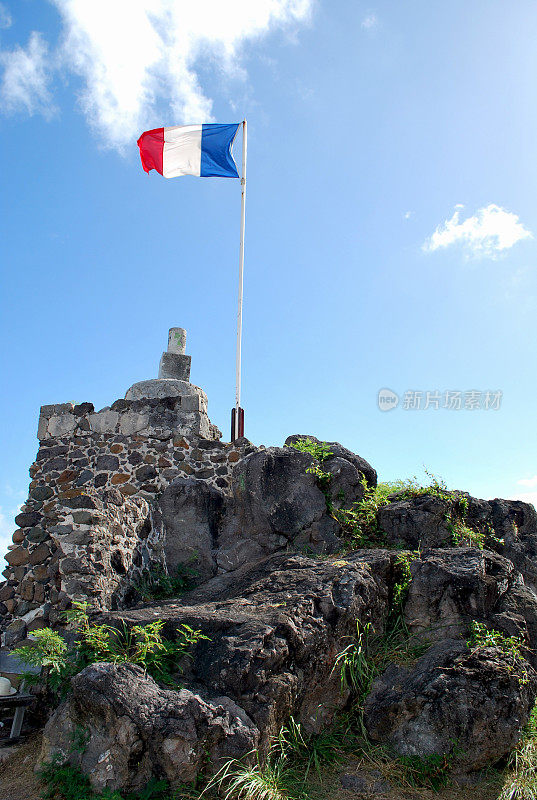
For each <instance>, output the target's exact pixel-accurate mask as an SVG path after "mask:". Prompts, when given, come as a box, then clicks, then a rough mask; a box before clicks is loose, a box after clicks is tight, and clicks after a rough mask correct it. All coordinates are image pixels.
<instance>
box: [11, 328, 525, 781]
mask: <svg viewBox="0 0 537 800" xmlns="http://www.w3.org/2000/svg"><path fill="white" fill-rule="evenodd" d="M183 334H184V332H182V331H181V330H180V329H177V330H176V329H173V330H172V332H170V337H171V339H170V341H171V344H170V345H169V350H168V351H167V353H165V354H164V356H163V360H162V362H161V377H160V378H159V379H157V380H154V381H142V382H140V383H138V384H135V385H134V386H133V387H131V389H130V390H129V392H128V393H127V398H126V399H125V400H120V401H117V402H116V403H114V404H113V406H112V407H111V408H109V409H103V410H102V411H101V412H98V413H94V409H93V406H91V404H81V405H79V406H73V405H72V404H64V405H62V406H54V407H52V406H49V407H44V411H43V414H42V418H41V422H40V432H39V435H40V437H41V439H42V440H41V447H40V450H39V453H38V457H37V459H36V463H35V464H34V465H33V466H32V468H31V476H32V483H31V485H30V496H29V499H28V502H27V503H26V504H25V506H24V507H23V509H22V511H21V513H20V514H19V515H18V517H17V520H16V522H17V524H18V525H19V528H18V530H17V531H16V532H15V534H14V545H13V546H12V547H11V549H10V551H9V553H8V556H7V560H8V568H7V570H6V571H5V572H4V574H5V576H6V582H5V583H4V584H3V585H1V586H0V616H1V618H2V620H3V624H2V628H3V640H2V642H3V645H4V646H6V647H13V646H14V645H16V644H17V643H18V642H20V641H21V640H24V638H25V637H26V636H27V635H28V634H29V633H30V634H31V632H32V630H35V629H36V628H38V627H42V626H43V625H45V624H51V625H53V626H55V627H58V628H60V629H61V627H62V625H63V619H62V611H63V610H65V609H66V608H67V607H68V606H69V604H70V603H72V601H73V600H89V601H90V602H91V603H92V605H93V607H94V609H95V612H96V614H97V613H98V614H99V615H100V617H99V618H100V619H101V620H102V621H105V622H106V623H107V624H108V625H112V626H116V627H118V626H119V627H121V626H123V625H125V626H127V628H131V627H133V626H145V625H148V624H149V623H152V622H154V621H155V620H158V619H160V620H162V621H163V623H164V628H163V634H164V635H165V636H166V637H167V638H168V639H170V640H174V639H176V638H177V637H178V632H179V631H180V630H181V627H182V626H184V625H188V626H190V627H191V628H192V629H194V630H200V631H201V632H202V633H203V635H204V637H206V638H202V639H200V640H199V641H198V642H197V644H196V645H195V647H194V648H193V650H192V653H191V658H188V659H185V660H184V664H183V669H182V671H181V672H178V673H177V675H176V676H175V677H176V678H177V688H176V689H171V688H169V687H164V686H162V685H159V684H158V683H157V682H155V680H153V679H152V678H150V677H148V676H147V675H146V674H145V673H144V672H143V670H141V669H140V668H139V667H136V666H134V665H130V664H110V663H97V664H92V665H90V666H88V667H86V668H85V669H84V670H83V671H81V672H80V673H79V674H78V675H76V676H75V677H74V678H73V679H72V684H71V691H70V693H69V694H68V696H67V698H66V699H65V700H64V701H63V702H62V704H61V705H59V706H58V708H57V709H56V710H55V711H54V713H53V715H52V716H51V717H50V719H49V721H48V723H47V725H46V729H45V736H44V743H43V757H44V758H50V757H51V756H53V755H54V754H62V756H63V758H64V759H66V760H70V761H73V762H76V763H78V764H79V765H80V766H81V768H82V769H83V770H84V771H85V772H87V773H88V775H90V777H91V781H92V783H93V784H94V785H95V787H96V788H98V789H99V790H102V789H103V788H105V787H106V788H110V789H119V790H121V791H131V790H133V791H136V790H138V789H140V788H141V787H142V786H143V785H144V784H145V783H146V782H147V781H148V780H149V779H150V778H151V777H157V778H160V777H165V778H167V779H168V780H169V781H170V783H171V784H172V785H175V784H179V783H181V782H183V781H190V780H193V779H194V778H195V777H196V775H197V774H198V773H199V772H204V773H206V774H210V773H211V772H213V773H214V772H215V771H216V770H217V769H218V768H219V766H220V765H221V764H222V763H223V762H224V761H226V760H227V759H230V758H236V757H243V756H246V754H248V753H249V752H251V751H252V750H254V749H255V750H256V751H257V752H258V753H259V754H260V755H261V757H264V756H265V755H266V754H267V752H268V749H269V747H270V744H271V741H272V740H273V738H274V737H275V736H276V735H277V733H278V731H279V730H280V728H281V727H282V726H283V725H285V724H286V723H288V722H289V719H290V718H291V717H292V718H293V719H294V720H296V721H297V722H299V723H300V725H301V726H302V728H303V730H304V732H305V733H306V734H315V733H318V732H320V731H322V730H323V729H324V728H326V727H327V726H329V725H330V724H331V723H332V721H333V719H334V717H335V715H336V714H338V712H340V711H341V710H342V709H348V708H349V706H350V705H351V704H352V702H353V699H354V698H353V695H352V693H351V692H350V690H349V689H342V686H341V681H340V669H339V666H338V663H339V662H338V656H339V655H340V654H341V653H342V651H343V650H344V649H345V648H347V647H348V646H349V645H352V644H353V643H354V644H358V642H357V639H356V636H357V629H358V631H361V632H362V634H364V635H365V632H367V631H369V632H374V636H372V637H371V639H370V640H369V641H367V642H366V640H365V639H364V638H362V640H361V642H360V645H361V646H362V647H363V648H364V647H365V648H366V652H367V654H368V656H369V657H374V656H375V652H374V650H373V649H372V648H374V647H375V646H377V647H379V648H380V647H381V644H379V642H380V643H381V642H382V637H383V636H385V635H386V632H387V631H388V633H390V635H392V634H393V631H394V620H397V622H398V625H399V628H398V630H400V631H404V632H405V633H404V636H407V637H409V638H411V639H412V640H413V641H415V642H419V643H421V645H422V649H425V652H424V654H423V655H422V656H421V657H420V658H419V659H418V660H417V661H416V662H415V663H406V662H405V664H404V665H401V664H400V663H392V664H386V665H385V666H386V669H385V670H384V668H383V671H381V670H379V674H377V675H376V680H375V682H374V683H373V685H372V687H371V690H370V692H369V695H368V697H367V698H366V700H365V706H364V710H363V721H364V724H365V726H366V728H367V730H368V732H369V735H370V736H371V738H372V739H373V740H375V741H378V742H382V743H384V744H387V745H389V746H390V747H391V748H392V750H393V752H394V754H395V755H410V756H420V757H427V756H430V755H442V756H445V757H446V758H447V759H448V760H449V763H450V764H451V766H452V768H453V769H454V770H456V771H458V772H471V771H476V770H480V769H482V768H483V767H486V766H489V765H492V764H494V763H496V762H497V761H498V760H499V759H501V758H503V757H505V756H506V754H507V753H508V752H509V750H510V749H511V748H512V747H513V746H514V745H515V743H516V742H517V739H518V737H519V736H520V731H521V729H522V727H523V725H524V724H525V722H526V721H527V720H528V717H529V714H530V711H531V709H532V707H533V704H534V702H535V697H536V695H537V675H536V673H535V671H534V670H535V669H537V656H536V648H537V594H536V591H537V514H536V512H535V509H534V508H533V507H532V506H529V505H527V504H524V503H520V502H514V501H513V502H510V501H505V500H491V501H484V500H479V499H476V498H473V497H470V496H469V495H466V494H464V493H463V492H457V493H448V492H444V491H431V492H425V493H423V492H422V493H416V494H415V495H414V496H413V495H412V492H406V493H403V494H401V493H400V494H399V495H397V494H395V495H393V496H391V497H390V498H389V500H390V502H388V503H386V504H384V505H383V506H382V507H381V508H380V509H379V511H378V515H377V520H376V523H377V524H376V529H375V541H378V542H380V543H381V544H382V547H379V548H378V549H359V550H357V549H354V547H353V540H352V530H351V527H352V526H351V525H347V526H346V527H345V528H343V527H342V526H341V524H340V521H338V520H341V519H342V510H345V509H351V510H353V513H354V512H355V511H356V508H357V504H359V503H360V501H361V500H362V499H363V497H364V492H365V491H366V490H367V489H368V487H374V486H376V483H377V474H376V471H375V470H374V469H373V467H371V465H370V464H368V462H367V461H365V460H364V459H363V458H361V457H360V456H358V455H356V454H354V453H352V452H351V451H350V450H348V449H346V448H345V447H343V446H342V445H340V444H339V443H337V442H328V443H326V444H327V447H326V448H325V450H324V452H323V453H322V454H320V453H319V455H320V458H321V460H317V459H316V458H315V455H314V453H315V448H314V447H310V449H309V451H308V447H307V446H306V448H304V446H302V448H301V449H300V448H299V449H296V448H294V447H292V446H291V445H293V444H296V442H297V441H298V440H300V439H304V438H309V439H310V440H311V442H313V443H316V444H317V445H319V444H321V443H320V442H319V440H317V439H315V437H312V436H308V437H305V436H299V435H295V436H291V437H289V438H288V439H287V440H286V443H285V446H284V447H269V448H264V447H255V446H254V445H252V444H251V443H250V442H248V441H247V440H246V439H242V440H237V441H236V442H234V443H233V444H223V443H221V442H219V441H218V438H219V432H218V431H217V430H216V429H215V427H214V426H213V425H212V424H211V423H210V422H209V419H208V417H207V413H206V412H207V404H206V397H205V395H204V393H203V392H202V390H201V389H198V387H195V386H192V385H191V384H190V383H189V382H188V380H189V370H190V359H189V357H188V356H186V355H185V354H184V336H183ZM170 348H171V349H170ZM167 392H171V394H169V395H168V394H167ZM311 442H310V444H311ZM302 445H303V443H302ZM304 450H306V451H305V452H304ZM312 468H313V469H312ZM336 511H338V513H335V512H336ZM336 517H337V518H336ZM351 518H352V517H351ZM464 526H466V527H464ZM461 529H463V530H465V531H466V534H465V536H463V537H462V538H461V537H460V536H458V534H457V530H459V531H460V530H461ZM468 532H470V534H471V536H470V538H468ZM465 537H466V538H465ZM362 541H364V540H362ZM468 542H470V543H473V545H483V547H480V546H467V544H468ZM461 545H463V546H461ZM405 551H413V552H412V554H411V557H410V556H409V557H408V558H407V560H406V562H405V559H404V557H403V558H401V556H402V554H403V553H404V552H405ZM184 564H188V565H189V567H190V568H191V569H195V570H196V572H197V585H196V587H195V588H193V589H191V590H190V591H189V592H187V593H185V594H184V595H182V596H181V597H178V598H173V599H169V600H166V601H161V602H159V603H158V604H156V603H153V604H150V603H149V604H148V603H145V604H143V603H142V602H141V594H140V592H139V591H138V590H137V585H138V584H137V581H139V579H140V576H141V575H142V574H145V573H146V572H147V570H151V569H152V568H154V567H155V566H157V567H158V568H159V569H160V570H161V572H162V571H163V572H164V573H166V572H168V573H169V574H172V573H173V572H174V570H175V569H177V568H179V567H181V565H184ZM404 564H406V567H404ZM402 581H403V583H402ZM475 621H477V622H479V623H480V624H482V625H484V626H485V630H487V629H488V630H491V631H492V630H494V631H496V632H497V633H496V634H495V636H496V639H495V642H496V644H495V646H489V645H487V646H485V645H482V644H479V643H478V644H476V645H475V646H472V647H469V646H468V644H467V639H468V636H469V631H470V626H471V624H472V623H474V622H475ZM401 623H404V624H401ZM400 635H401V636H403V633H401V634H400ZM507 637H517V638H516V640H513V641H515V642H516V643H517V644H516V648H515V653H514V655H513V652H510V651H509V642H508V638H507ZM403 638H404V637H403ZM502 643H503V644H502ZM506 643H507V644H506ZM489 644H490V643H489ZM504 645H505V646H504ZM367 648H369V650H368V649H367ZM358 679H359V678H358ZM79 728H83V729H84V730H86V731H87V732H88V742H87V746H86V748H85V750H84V752H83V753H74V752H73V751H72V748H71V747H70V741H71V738H72V735H73V733H74V732H75V731H76V730H78V729H79Z"/></svg>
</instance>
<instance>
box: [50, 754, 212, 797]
mask: <svg viewBox="0 0 537 800" xmlns="http://www.w3.org/2000/svg"><path fill="white" fill-rule="evenodd" d="M38 774H39V779H40V781H41V782H42V783H43V784H44V789H43V792H42V794H41V797H42V798H43V800H197V799H198V798H199V791H196V790H195V789H191V788H190V787H184V788H179V789H176V790H172V789H171V788H170V785H169V783H168V782H167V781H165V780H157V779H156V778H153V779H152V780H150V781H149V783H148V784H147V786H146V787H145V788H144V789H142V790H141V791H140V792H134V793H130V792H129V793H127V794H124V793H122V792H118V791H116V790H113V789H105V790H104V791H103V792H95V791H94V790H93V789H92V787H91V783H90V780H89V777H88V776H87V775H85V774H84V773H83V772H82V771H81V770H80V769H79V768H78V767H73V766H71V765H70V764H62V763H61V760H60V759H59V758H56V759H53V760H52V761H51V762H49V763H47V764H43V765H42V766H41V769H40V770H39V773H38Z"/></svg>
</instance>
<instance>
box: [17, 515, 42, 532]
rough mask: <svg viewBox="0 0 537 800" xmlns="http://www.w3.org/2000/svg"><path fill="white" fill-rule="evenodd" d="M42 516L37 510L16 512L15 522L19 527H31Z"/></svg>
mask: <svg viewBox="0 0 537 800" xmlns="http://www.w3.org/2000/svg"><path fill="white" fill-rule="evenodd" d="M42 516H43V515H42V514H40V513H39V512H38V511H25V512H23V513H22V514H17V516H16V517H15V524H16V525H18V526H19V528H31V527H32V526H33V525H38V524H39V522H40V520H41V519H42Z"/></svg>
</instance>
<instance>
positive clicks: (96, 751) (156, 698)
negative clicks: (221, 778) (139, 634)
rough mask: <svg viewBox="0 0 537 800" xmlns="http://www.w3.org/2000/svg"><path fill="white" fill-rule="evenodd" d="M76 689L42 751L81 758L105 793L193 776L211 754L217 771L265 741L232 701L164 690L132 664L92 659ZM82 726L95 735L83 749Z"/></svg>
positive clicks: (77, 679) (75, 759) (51, 726)
mask: <svg viewBox="0 0 537 800" xmlns="http://www.w3.org/2000/svg"><path fill="white" fill-rule="evenodd" d="M72 689H73V691H72V694H71V696H70V698H69V699H68V700H67V701H66V702H65V703H63V704H62V705H61V706H60V707H59V708H58V709H57V711H56V712H55V713H54V715H53V716H52V717H51V719H50V720H49V722H48V723H47V726H46V728H45V732H44V736H43V747H42V754H41V755H42V758H43V759H49V758H50V757H51V756H53V755H54V754H59V755H63V756H64V757H65V758H66V760H70V761H71V762H72V763H73V762H74V763H77V764H78V765H80V766H81V767H82V769H83V770H84V771H85V772H87V773H88V774H89V775H90V780H91V782H92V784H93V786H94V787H95V788H96V789H97V790H99V791H102V790H103V789H105V788H111V789H115V788H121V789H122V790H128V789H131V790H140V789H142V788H143V787H144V785H145V784H146V783H147V782H148V781H149V779H150V778H151V777H152V776H155V775H160V776H162V775H164V776H165V777H166V778H168V779H169V780H170V782H171V784H172V786H177V784H178V783H179V782H186V781H191V780H193V779H194V778H195V777H196V775H197V773H198V771H199V769H200V767H201V766H202V765H204V764H205V763H206V761H207V757H208V758H209V763H211V765H212V769H213V770H214V771H216V770H217V769H218V767H219V765H220V764H221V763H222V762H223V761H224V760H228V759H230V758H235V757H237V756H239V755H242V754H243V753H245V752H248V751H250V750H252V749H253V748H254V747H255V746H256V745H257V741H258V738H259V732H258V730H257V728H256V727H255V725H254V724H253V723H252V721H251V720H250V719H249V718H248V716H247V715H246V714H245V713H244V711H242V709H240V708H238V707H237V706H236V705H235V704H234V703H233V702H232V701H230V700H229V698H225V697H224V698H218V697H217V698H216V699H214V700H212V701H205V700H203V699H202V698H201V697H200V696H199V695H198V694H195V693H193V692H191V691H189V690H188V689H181V690H180V691H177V692H175V691H171V690H168V689H161V688H159V687H158V686H157V684H156V683H155V681H153V680H152V678H150V677H146V676H145V675H144V672H143V670H142V669H140V668H139V667H136V666H134V665H132V664H121V665H114V664H93V665H91V666H90V667H86V669H85V670H83V671H82V672H81V673H80V674H79V675H77V676H76V677H75V678H73V680H72ZM80 727H82V728H83V730H87V731H91V738H90V740H89V743H88V746H87V747H86V749H85V750H84V752H83V753H82V754H76V753H73V752H72V747H70V742H72V738H73V735H75V734H76V731H77V729H80ZM70 751H71V753H70V754H69V752H70ZM67 754H69V755H67Z"/></svg>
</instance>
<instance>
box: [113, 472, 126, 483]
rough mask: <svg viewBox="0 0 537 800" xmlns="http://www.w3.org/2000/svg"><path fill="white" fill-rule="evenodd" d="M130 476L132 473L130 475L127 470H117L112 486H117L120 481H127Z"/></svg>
mask: <svg viewBox="0 0 537 800" xmlns="http://www.w3.org/2000/svg"><path fill="white" fill-rule="evenodd" d="M129 478H130V475H128V474H127V473H126V472H116V474H115V475H112V479H111V481H110V483H111V484H112V486H117V485H118V484H120V483H127V481H128V480H129Z"/></svg>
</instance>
